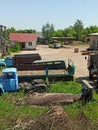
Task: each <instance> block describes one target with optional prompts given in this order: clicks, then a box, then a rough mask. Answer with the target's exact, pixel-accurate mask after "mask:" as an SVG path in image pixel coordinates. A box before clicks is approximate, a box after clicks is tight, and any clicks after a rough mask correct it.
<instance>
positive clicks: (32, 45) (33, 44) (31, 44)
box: [25, 42, 36, 50]
mask: <svg viewBox="0 0 98 130" xmlns="http://www.w3.org/2000/svg"><path fill="white" fill-rule="evenodd" d="M25 49H31V50H32V49H33V50H35V49H36V42H27V43H25Z"/></svg>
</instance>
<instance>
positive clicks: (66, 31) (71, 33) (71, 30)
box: [64, 26, 76, 37]
mask: <svg viewBox="0 0 98 130" xmlns="http://www.w3.org/2000/svg"><path fill="white" fill-rule="evenodd" d="M75 35H76V31H75V29H74V27H73V26H69V27H68V28H66V29H64V36H65V37H75Z"/></svg>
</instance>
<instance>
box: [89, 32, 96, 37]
mask: <svg viewBox="0 0 98 130" xmlns="http://www.w3.org/2000/svg"><path fill="white" fill-rule="evenodd" d="M89 36H98V33H92V34H89Z"/></svg>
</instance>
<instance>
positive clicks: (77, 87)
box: [0, 81, 98, 130]
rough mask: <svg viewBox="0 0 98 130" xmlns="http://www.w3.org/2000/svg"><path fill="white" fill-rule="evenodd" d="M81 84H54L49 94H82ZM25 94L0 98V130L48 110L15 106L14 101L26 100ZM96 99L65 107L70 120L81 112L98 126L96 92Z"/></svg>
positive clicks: (95, 96)
mask: <svg viewBox="0 0 98 130" xmlns="http://www.w3.org/2000/svg"><path fill="white" fill-rule="evenodd" d="M81 88H82V86H81V84H79V83H77V82H76V81H71V82H56V83H52V84H51V87H50V88H48V90H47V91H48V92H49V93H54V92H56V93H72V94H80V93H81ZM24 98H25V95H24V93H23V92H22V91H21V92H17V93H5V94H3V95H2V96H1V97H0V130H4V129H7V128H9V127H10V126H11V127H12V126H13V125H15V124H17V123H21V122H25V121H28V120H31V119H33V118H35V117H38V116H40V115H41V114H42V113H44V112H45V110H46V108H47V107H45V106H43V107H32V106H27V105H15V104H14V101H16V100H20V99H24ZM94 99H96V101H90V102H87V103H85V104H84V103H82V102H81V101H77V102H75V103H73V104H68V105H64V106H63V108H64V110H65V111H66V113H67V114H68V116H69V117H70V118H75V117H77V115H78V114H79V113H81V112H83V113H84V114H85V115H86V117H87V118H88V119H89V121H90V122H91V124H92V125H97V122H98V94H97V93H96V92H95V91H94Z"/></svg>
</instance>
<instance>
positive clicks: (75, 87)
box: [48, 81, 82, 94]
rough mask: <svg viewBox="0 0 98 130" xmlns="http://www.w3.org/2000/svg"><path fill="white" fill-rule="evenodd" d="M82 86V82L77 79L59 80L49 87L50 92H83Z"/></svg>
mask: <svg viewBox="0 0 98 130" xmlns="http://www.w3.org/2000/svg"><path fill="white" fill-rule="evenodd" d="M81 87H82V86H81V84H79V83H77V82H76V81H70V82H57V83H53V84H51V87H50V88H49V89H48V92H49V93H54V92H56V93H72V94H79V93H81Z"/></svg>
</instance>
